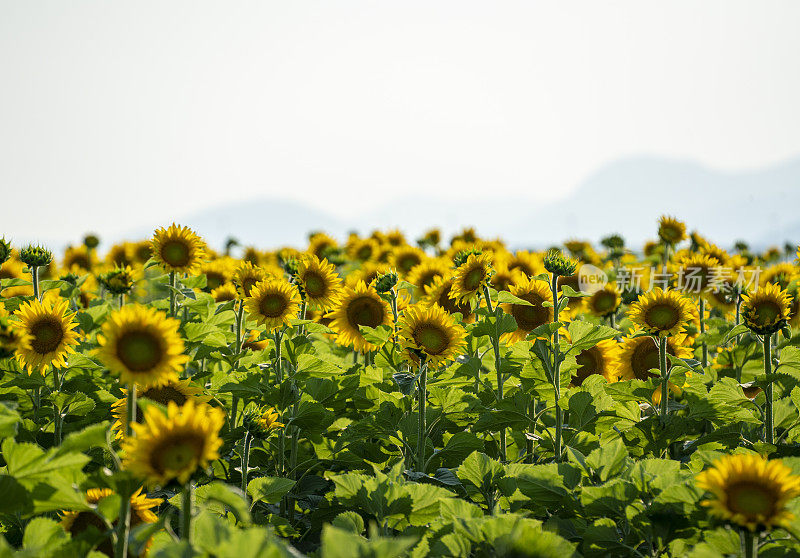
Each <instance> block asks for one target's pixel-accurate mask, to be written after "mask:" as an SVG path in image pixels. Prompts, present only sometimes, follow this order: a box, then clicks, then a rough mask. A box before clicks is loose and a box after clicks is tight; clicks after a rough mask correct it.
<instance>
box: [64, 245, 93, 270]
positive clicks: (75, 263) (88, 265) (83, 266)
mask: <svg viewBox="0 0 800 558" xmlns="http://www.w3.org/2000/svg"><path fill="white" fill-rule="evenodd" d="M94 260H95V256H94V251H93V250H89V249H88V248H87V247H86V246H83V245H81V246H70V247H68V248H67V249H66V250H65V251H64V260H63V262H62V265H63V266H64V269H66V270H67V271H72V272H75V273H80V272H86V271H91V269H92V266H93V265H94V264H95V261H94Z"/></svg>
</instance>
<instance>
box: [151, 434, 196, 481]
mask: <svg viewBox="0 0 800 558" xmlns="http://www.w3.org/2000/svg"><path fill="white" fill-rule="evenodd" d="M200 448H201V445H200V443H199V442H198V440H195V439H192V438H183V439H180V438H179V439H173V440H170V441H169V445H167V444H164V446H163V447H161V448H160V450H161V451H160V452H158V453H157V454H156V459H157V461H158V470H159V472H162V473H163V472H164V471H181V470H183V469H185V468H187V467H190V466H191V465H192V463H194V462H195V461H196V460H198V459H199V458H200Z"/></svg>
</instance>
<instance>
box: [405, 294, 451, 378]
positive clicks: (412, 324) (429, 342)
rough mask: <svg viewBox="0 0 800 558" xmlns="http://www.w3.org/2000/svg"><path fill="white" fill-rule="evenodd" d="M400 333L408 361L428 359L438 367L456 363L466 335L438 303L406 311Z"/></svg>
mask: <svg viewBox="0 0 800 558" xmlns="http://www.w3.org/2000/svg"><path fill="white" fill-rule="evenodd" d="M399 330H400V337H401V339H402V344H403V347H404V348H405V353H406V356H407V358H408V359H409V360H411V361H412V362H419V359H420V357H421V356H424V357H425V358H426V360H427V361H428V362H430V363H431V364H433V365H434V366H439V365H440V364H443V363H445V362H448V361H451V360H454V359H455V358H456V357H457V356H458V355H459V354H460V352H461V349H462V347H463V345H464V337H465V336H466V331H464V328H463V327H462V326H461V325H460V324H458V323H456V321H455V320H454V319H453V317H452V316H451V315H450V314H448V313H447V312H446V311H445V310H444V309H442V308H441V307H440V306H439V305H437V304H434V305H432V306H425V305H421V304H416V305H414V306H409V307H408V308H406V310H405V311H404V312H403V317H402V318H401V319H400V323H399Z"/></svg>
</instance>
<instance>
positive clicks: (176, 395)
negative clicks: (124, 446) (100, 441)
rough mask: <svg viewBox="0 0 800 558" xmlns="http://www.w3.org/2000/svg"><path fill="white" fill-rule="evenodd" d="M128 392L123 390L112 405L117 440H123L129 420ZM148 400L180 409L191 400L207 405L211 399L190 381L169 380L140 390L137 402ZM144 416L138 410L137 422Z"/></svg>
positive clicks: (137, 409)
mask: <svg viewBox="0 0 800 558" xmlns="http://www.w3.org/2000/svg"><path fill="white" fill-rule="evenodd" d="M127 394H128V390H126V389H123V390H122V397H121V398H120V399H118V400H117V401H116V402H115V403H114V404H113V405H111V415H112V416H113V417H114V418H115V419H116V421H115V422H114V424H113V425H112V426H111V429H112V430H116V431H117V438H119V439H122V436H123V433H124V432H125V424H126V423H127V420H128V397H127ZM142 399H144V400H146V401H153V402H155V403H159V404H160V405H164V406H165V407H166V406H167V405H169V404H170V402H172V403H175V404H176V405H178V406H179V407H180V406H182V405H184V404H185V403H186V402H187V401H189V400H190V399H191V400H193V401H194V402H195V403H207V402H208V401H209V400H210V399H211V397H210V396H208V395H205V394H204V393H203V390H202V389H200V388H198V387H195V386H193V385H192V384H191V383H190V382H189V380H186V379H184V380H168V381H166V382H164V383H162V384H156V385H152V386H149V387H146V388H144V389H142V390H138V391H137V393H136V400H137V401H140V400H142ZM143 418H144V416H143V415H142V411H141V409H139V408H138V406H137V408H136V417H135V418H134V421H135V422H142V419H143Z"/></svg>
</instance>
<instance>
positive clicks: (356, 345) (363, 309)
mask: <svg viewBox="0 0 800 558" xmlns="http://www.w3.org/2000/svg"><path fill="white" fill-rule="evenodd" d="M329 316H330V317H331V318H332V320H331V324H330V327H331V329H333V330H334V331H335V332H336V333H337V334H338V335H337V337H336V342H337V343H339V344H340V345H344V346H352V347H353V349H354V350H356V351H374V350H375V349H377V347H376V346H375V345H373V344H372V343H370V342H368V341H367V340H366V339H365V338H364V336H363V335H362V334H361V331H360V330H359V329H358V328H359V326H367V327H372V328H375V327H378V326H379V325H389V326H390V325H392V311H391V309H390V308H389V304H388V303H387V302H386V301H385V300H383V299H382V298H381V297H380V295H378V293H377V291H375V289H374V288H373V287H368V286H367V284H366V283H364V282H363V281H359V283H358V284H357V285H356V286H355V288H349V287H348V288H347V289H345V292H344V295H343V296H342V297H341V298H340V300H339V304H338V306H337V307H336V308H335V309H334V310H333V311H332V312H331V313H330V314H329Z"/></svg>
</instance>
